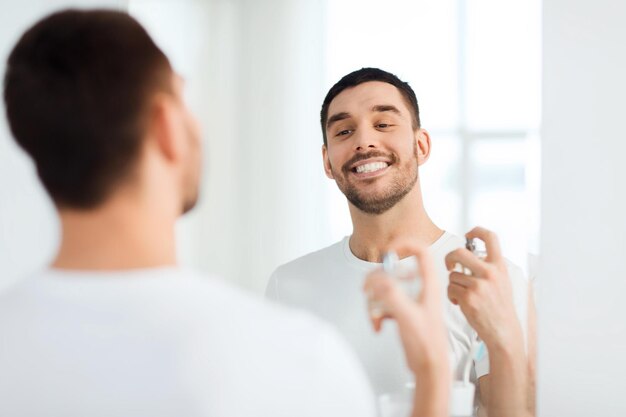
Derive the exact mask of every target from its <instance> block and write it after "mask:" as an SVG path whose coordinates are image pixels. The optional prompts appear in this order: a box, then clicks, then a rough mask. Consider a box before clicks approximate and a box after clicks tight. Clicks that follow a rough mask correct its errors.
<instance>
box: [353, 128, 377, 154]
mask: <svg viewBox="0 0 626 417" xmlns="http://www.w3.org/2000/svg"><path fill="white" fill-rule="evenodd" d="M353 137H354V150H355V151H366V150H369V149H376V148H377V147H378V141H377V139H376V135H374V134H372V133H371V132H367V131H364V129H359V130H357V131H356V132H355V135H354V136H353Z"/></svg>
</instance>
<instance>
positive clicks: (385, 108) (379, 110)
mask: <svg viewBox="0 0 626 417" xmlns="http://www.w3.org/2000/svg"><path fill="white" fill-rule="evenodd" d="M372 111H373V112H377V113H382V112H386V111H390V112H392V113H396V114H397V115H400V116H401V115H402V113H400V110H398V108H397V107H396V106H392V105H391V104H379V105H377V106H374V107H372Z"/></svg>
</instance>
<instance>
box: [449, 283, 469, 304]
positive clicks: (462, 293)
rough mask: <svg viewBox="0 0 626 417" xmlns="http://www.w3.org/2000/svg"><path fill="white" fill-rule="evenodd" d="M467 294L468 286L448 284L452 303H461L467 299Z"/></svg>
mask: <svg viewBox="0 0 626 417" xmlns="http://www.w3.org/2000/svg"><path fill="white" fill-rule="evenodd" d="M466 294H467V288H465V287H463V286H461V285H457V284H450V285H448V299H450V302H452V304H454V305H459V303H460V302H461V301H463V300H464V299H465V297H466Z"/></svg>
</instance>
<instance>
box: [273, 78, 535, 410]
mask: <svg viewBox="0 0 626 417" xmlns="http://www.w3.org/2000/svg"><path fill="white" fill-rule="evenodd" d="M321 127H322V134H323V139H324V144H323V146H322V156H323V162H324V171H325V173H326V175H327V176H328V178H330V179H333V180H335V182H336V183H337V186H338V187H339V189H340V190H341V191H342V192H343V194H344V195H345V196H346V198H347V200H348V204H349V209H350V215H351V218H352V224H353V233H352V235H351V236H349V237H346V238H344V239H343V240H342V241H340V242H338V243H336V244H334V245H332V246H330V247H327V248H325V249H322V250H320V251H317V252H314V253H311V254H309V255H306V256H304V257H302V258H299V259H296V260H295V261H292V262H290V263H288V264H286V265H283V266H281V267H279V268H278V269H277V270H276V271H275V272H274V274H273V275H272V277H271V278H270V281H269V284H268V288H267V293H266V295H267V296H268V297H269V298H271V299H274V300H277V301H279V302H282V303H284V304H287V305H290V306H297V307H304V308H305V309H308V310H310V311H312V312H314V313H315V314H317V315H318V316H320V317H322V318H324V319H326V320H327V321H329V322H331V323H333V324H335V325H336V326H337V328H338V329H339V330H340V331H341V333H343V334H344V336H346V338H347V339H348V340H349V341H350V342H351V344H352V346H353V347H354V349H355V350H356V351H357V353H358V355H359V357H360V358H361V361H362V362H363V364H364V365H365V367H366V370H367V372H368V375H369V377H370V380H371V381H372V384H373V385H374V389H375V391H376V392H377V393H378V394H382V393H386V392H397V391H400V390H402V389H403V387H404V386H405V385H406V384H407V383H411V382H412V380H413V377H412V375H411V373H410V372H409V370H408V369H407V368H406V365H405V363H404V358H403V355H402V348H401V345H400V343H399V342H398V340H397V337H396V331H395V329H394V328H393V326H385V327H384V328H382V329H380V323H377V324H376V328H378V330H380V334H379V335H376V334H375V333H374V332H373V331H372V330H371V328H370V326H369V323H368V320H367V309H366V305H365V301H364V300H363V298H362V297H361V295H360V292H359V291H358V289H359V288H360V286H361V285H362V280H363V277H364V276H365V274H366V272H367V271H370V270H372V269H373V268H376V267H378V266H379V265H380V262H381V259H382V256H383V254H384V250H385V248H387V247H388V245H389V242H391V241H392V240H395V239H399V238H410V239H415V240H416V241H418V242H419V243H420V244H422V245H426V246H429V247H430V253H431V254H432V256H433V257H434V259H435V267H436V269H437V274H438V277H439V279H440V281H441V284H442V287H443V288H445V287H447V285H448V269H447V267H446V263H445V261H444V258H445V256H446V255H447V254H448V253H450V252H452V251H454V250H456V249H459V248H462V247H463V246H464V244H465V240H464V239H462V238H459V237H457V236H454V235H452V234H450V233H448V232H445V231H443V230H442V229H440V228H439V227H437V226H436V225H435V224H434V223H433V222H432V220H431V219H430V218H429V216H428V214H427V213H426V210H425V209H424V204H423V200H422V193H421V187H420V180H419V175H418V174H419V166H421V165H422V164H424V163H425V162H426V161H427V160H428V157H429V155H430V151H431V139H430V136H429V134H428V132H427V131H426V130H424V129H423V128H422V127H421V124H420V118H419V108H418V104H417V99H416V97H415V93H414V92H413V90H412V89H411V87H410V86H409V85H408V84H407V83H405V82H402V81H401V80H399V79H398V78H397V77H396V76H395V75H393V74H390V73H388V72H385V71H382V70H380V69H376V68H363V69H361V70H358V71H355V72H353V73H350V74H348V75H346V76H345V77H343V78H342V79H341V80H340V81H339V82H337V84H335V85H334V86H333V87H332V88H331V89H330V90H329V92H328V94H327V95H326V98H325V100H324V103H323V105H322V110H321ZM404 262H407V261H404ZM508 276H509V277H510V280H511V284H512V290H511V292H512V294H511V296H510V298H509V299H505V300H504V301H503V303H501V304H505V305H506V304H508V305H512V304H513V303H514V305H515V310H516V315H517V317H513V318H511V319H512V320H513V321H515V319H518V320H519V321H520V322H521V328H522V329H524V328H525V322H526V307H527V305H526V300H527V296H526V293H527V287H526V282H525V279H524V277H523V276H522V274H521V271H520V270H519V269H518V268H515V267H513V266H512V265H510V264H509V265H508ZM507 279H508V278H507ZM463 300H464V299H463ZM444 309H445V317H446V325H447V329H448V338H449V347H450V351H451V354H452V360H453V368H454V372H455V377H456V378H461V377H462V373H463V372H462V371H463V367H464V364H465V363H466V361H467V360H471V358H469V354H470V349H471V346H472V343H473V341H474V340H475V337H476V333H475V332H474V330H473V329H472V327H471V326H470V324H469V323H468V319H467V318H466V317H465V315H464V314H463V313H464V312H462V311H461V310H460V309H459V308H458V307H456V306H455V305H453V304H452V303H445V306H444ZM507 317H508V316H507ZM507 324H511V323H507ZM513 325H515V323H513ZM518 325H519V324H518ZM490 330H491V329H490ZM481 336H482V335H481ZM490 340H491V339H490ZM474 378H476V379H478V382H479V390H480V393H481V395H482V397H483V400H484V399H485V398H488V397H489V392H488V391H489V379H490V378H489V356H488V355H484V356H483V357H482V358H479V359H478V360H476V362H475V366H474ZM484 405H486V404H484ZM483 408H484V407H483Z"/></svg>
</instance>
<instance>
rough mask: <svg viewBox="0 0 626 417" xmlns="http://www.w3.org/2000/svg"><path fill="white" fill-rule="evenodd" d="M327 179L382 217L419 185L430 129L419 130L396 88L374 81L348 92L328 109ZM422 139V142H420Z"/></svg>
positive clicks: (324, 152)
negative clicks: (420, 170) (419, 171)
mask: <svg viewBox="0 0 626 417" xmlns="http://www.w3.org/2000/svg"><path fill="white" fill-rule="evenodd" d="M326 136H327V145H325V146H324V149H323V154H324V155H323V156H324V168H325V170H326V175H327V176H328V177H329V178H331V179H334V180H335V181H336V182H337V186H338V187H339V189H340V190H341V192H342V193H343V194H344V195H345V196H346V198H347V199H348V200H349V201H350V202H351V203H352V204H353V205H354V206H355V207H357V208H358V209H359V210H361V211H363V212H365V213H368V214H382V213H384V212H385V211H387V210H389V209H390V208H392V207H393V206H394V205H395V204H396V203H398V202H399V201H400V200H402V198H403V197H404V196H405V195H406V194H408V192H409V191H411V189H413V187H414V186H415V183H416V182H417V177H418V164H419V163H421V162H423V161H425V159H426V157H427V152H426V154H423V145H424V143H422V142H423V141H426V142H428V144H429V140H428V136H427V134H426V133H425V132H424V131H421V130H418V131H414V130H413V126H412V118H411V111H410V110H409V107H408V106H407V104H406V103H405V101H404V99H403V97H402V95H401V94H400V92H399V91H398V89H397V88H396V87H394V86H393V85H391V84H388V83H384V82H378V81H371V82H366V83H363V84H359V85H357V86H356V87H353V88H349V89H346V90H344V91H342V92H341V93H340V94H339V95H337V97H335V98H334V99H333V101H332V102H331V103H330V106H329V108H328V122H327V124H326ZM418 139H419V140H418Z"/></svg>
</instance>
